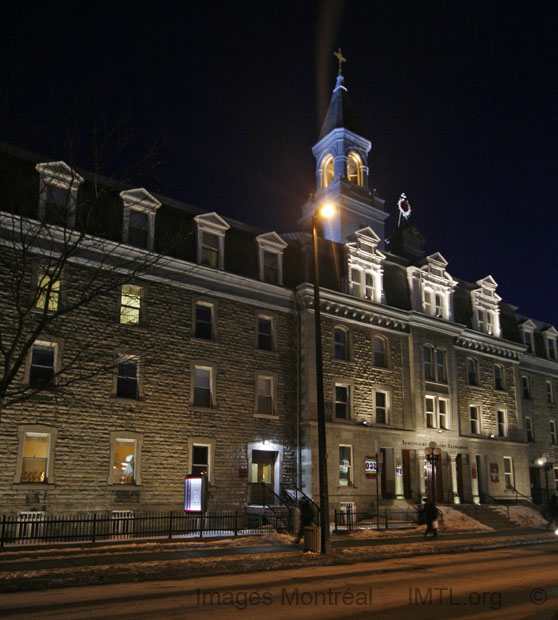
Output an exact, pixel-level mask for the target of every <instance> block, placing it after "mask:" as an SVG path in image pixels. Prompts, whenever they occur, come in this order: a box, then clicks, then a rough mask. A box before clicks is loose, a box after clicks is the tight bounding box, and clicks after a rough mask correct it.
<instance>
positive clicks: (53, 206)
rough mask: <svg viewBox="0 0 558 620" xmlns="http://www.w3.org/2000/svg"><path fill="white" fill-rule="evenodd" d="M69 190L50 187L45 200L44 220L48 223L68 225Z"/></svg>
mask: <svg viewBox="0 0 558 620" xmlns="http://www.w3.org/2000/svg"><path fill="white" fill-rule="evenodd" d="M69 197H70V192H69V190H66V189H62V188H60V187H48V188H47V196H46V201H45V215H44V220H45V223H47V224H54V225H56V226H66V221H67V220H66V216H67V213H68V199H69Z"/></svg>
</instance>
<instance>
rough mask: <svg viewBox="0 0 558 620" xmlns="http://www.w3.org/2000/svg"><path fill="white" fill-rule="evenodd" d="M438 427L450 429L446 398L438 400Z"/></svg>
mask: <svg viewBox="0 0 558 620" xmlns="http://www.w3.org/2000/svg"><path fill="white" fill-rule="evenodd" d="M438 426H439V427H440V428H441V429H444V430H446V429H447V428H448V401H447V400H445V399H444V398H439V399H438Z"/></svg>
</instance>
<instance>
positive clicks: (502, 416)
mask: <svg viewBox="0 0 558 620" xmlns="http://www.w3.org/2000/svg"><path fill="white" fill-rule="evenodd" d="M505 436H506V412H505V411H500V410H499V411H498V437H505Z"/></svg>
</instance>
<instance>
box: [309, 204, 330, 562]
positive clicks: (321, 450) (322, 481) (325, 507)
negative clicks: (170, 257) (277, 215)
mask: <svg viewBox="0 0 558 620" xmlns="http://www.w3.org/2000/svg"><path fill="white" fill-rule="evenodd" d="M335 212H336V207H335V205H333V204H331V203H326V204H324V205H321V206H320V207H317V208H316V211H315V212H314V215H313V216H312V239H313V242H314V325H315V327H314V338H315V349H316V397H317V408H318V411H317V413H318V465H319V491H320V513H321V526H322V530H321V543H322V545H321V552H322V553H327V552H328V551H329V550H330V544H329V495H328V488H327V460H326V455H327V450H326V425H325V407H324V369H323V364H322V328H321V317H320V267H319V253H318V221H319V220H325V219H329V218H330V217H332V216H333V215H334V214H335Z"/></svg>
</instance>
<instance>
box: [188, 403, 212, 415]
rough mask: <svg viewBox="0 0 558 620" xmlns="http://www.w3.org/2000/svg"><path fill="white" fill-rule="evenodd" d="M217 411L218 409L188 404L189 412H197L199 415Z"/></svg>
mask: <svg viewBox="0 0 558 620" xmlns="http://www.w3.org/2000/svg"><path fill="white" fill-rule="evenodd" d="M218 410H219V407H217V406H215V407H201V406H199V405H194V404H193V403H190V411H194V412H195V411H199V412H200V413H214V412H216V411H218Z"/></svg>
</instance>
